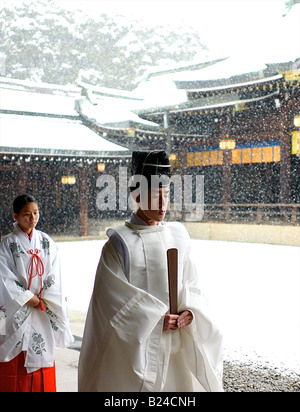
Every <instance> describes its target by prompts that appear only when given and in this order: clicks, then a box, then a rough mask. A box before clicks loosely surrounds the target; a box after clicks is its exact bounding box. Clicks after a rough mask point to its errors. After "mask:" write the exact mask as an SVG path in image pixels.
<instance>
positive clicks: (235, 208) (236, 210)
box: [170, 203, 300, 225]
mask: <svg viewBox="0 0 300 412" xmlns="http://www.w3.org/2000/svg"><path fill="white" fill-rule="evenodd" d="M192 206H193V205H188V207H187V208H186V209H184V210H182V211H180V210H176V207H174V205H171V208H170V213H171V215H172V217H174V218H176V219H178V220H180V219H182V220H186V219H188V220H189V218H188V216H189V215H192V213H191V212H190V211H189V209H192ZM194 206H195V205H194ZM198 208H199V209H201V208H202V211H203V213H202V215H201V221H202V222H224V223H235V222H242V223H248V222H249V223H255V224H262V223H269V224H295V225H300V204H282V203H276V204H273V203H272V204H269V203H242V204H236V203H230V204H220V203H218V204H216V203H212V204H204V205H198ZM198 216H199V214H198Z"/></svg>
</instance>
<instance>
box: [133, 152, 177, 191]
mask: <svg viewBox="0 0 300 412" xmlns="http://www.w3.org/2000/svg"><path fill="white" fill-rule="evenodd" d="M170 168H171V166H170V162H169V158H168V155H167V153H166V152H165V151H164V150H153V151H150V152H146V151H134V152H133V153H132V165H131V172H132V176H135V175H142V176H145V178H146V179H147V181H148V185H149V187H150V186H151V182H152V176H158V178H160V183H159V186H160V187H162V186H163V187H164V186H168V185H169V179H168V178H169V177H170ZM134 189H135V188H133V190H134Z"/></svg>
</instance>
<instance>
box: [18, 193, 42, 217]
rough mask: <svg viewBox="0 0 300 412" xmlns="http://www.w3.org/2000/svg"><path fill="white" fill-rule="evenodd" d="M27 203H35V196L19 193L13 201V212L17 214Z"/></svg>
mask: <svg viewBox="0 0 300 412" xmlns="http://www.w3.org/2000/svg"><path fill="white" fill-rule="evenodd" d="M28 203H36V204H37V201H36V200H35V198H34V197H33V196H30V195H26V194H25V195H21V196H18V197H17V198H16V199H15V200H14V203H13V211H14V213H16V214H17V215H18V214H19V213H20V212H21V210H22V209H23V207H24V206H25V205H27V204H28Z"/></svg>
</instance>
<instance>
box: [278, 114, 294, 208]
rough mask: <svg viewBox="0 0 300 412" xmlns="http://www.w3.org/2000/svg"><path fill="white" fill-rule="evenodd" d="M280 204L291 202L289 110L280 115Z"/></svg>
mask: <svg viewBox="0 0 300 412" xmlns="http://www.w3.org/2000/svg"><path fill="white" fill-rule="evenodd" d="M279 127H280V203H285V204H288V203H290V201H291V136H290V131H289V127H288V124H287V108H286V107H284V108H282V109H281V113H280V123H279Z"/></svg>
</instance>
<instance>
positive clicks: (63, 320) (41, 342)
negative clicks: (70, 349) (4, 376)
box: [0, 224, 74, 373]
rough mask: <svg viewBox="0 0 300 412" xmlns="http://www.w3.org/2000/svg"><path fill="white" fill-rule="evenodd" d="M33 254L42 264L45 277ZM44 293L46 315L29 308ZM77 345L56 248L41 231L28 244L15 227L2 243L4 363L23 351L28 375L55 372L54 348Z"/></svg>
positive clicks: (0, 350)
mask: <svg viewBox="0 0 300 412" xmlns="http://www.w3.org/2000/svg"><path fill="white" fill-rule="evenodd" d="M34 254H36V256H38V257H39V258H40V259H41V262H42V264H43V269H44V270H43V271H42V270H40V269H41V262H40V261H39V262H40V263H38V258H37V257H35V258H34V257H33V255H34ZM38 266H39V267H38ZM39 271H40V273H42V272H43V275H42V276H39V274H38V273H37V272H39ZM29 273H32V275H33V278H32V280H31V282H30V281H29V278H30V276H29ZM29 283H31V284H30V290H28V286H29ZM41 289H42V303H43V306H44V310H41V308H40V307H38V308H32V307H29V306H28V305H27V304H26V303H27V302H28V301H29V300H30V299H31V298H32V297H33V296H34V295H37V296H38V295H40V292H41ZM73 341H74V338H73V335H72V333H71V331H70V329H69V322H68V317H67V308H66V299H65V296H64V295H63V291H62V281H61V272H60V260H59V254H58V250H57V246H56V244H55V243H54V242H53V240H52V239H51V238H50V237H49V236H48V235H47V234H45V233H43V232H41V231H39V230H35V229H33V233H32V237H31V239H29V238H28V236H27V235H26V234H25V233H24V232H23V231H22V230H21V229H20V227H19V226H18V225H17V224H16V225H15V228H14V231H13V232H12V233H11V234H10V235H8V236H7V237H6V238H4V239H3V240H2V242H1V243H0V362H9V361H10V360H12V359H14V358H15V357H16V356H17V355H19V353H20V352H22V351H24V352H25V353H26V356H25V365H24V366H25V367H26V369H27V372H28V373H31V372H34V371H36V370H38V369H40V368H46V367H52V366H53V365H54V360H55V359H54V357H55V346H57V347H67V346H69V345H70V344H71V343H72V342H73Z"/></svg>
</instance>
